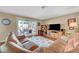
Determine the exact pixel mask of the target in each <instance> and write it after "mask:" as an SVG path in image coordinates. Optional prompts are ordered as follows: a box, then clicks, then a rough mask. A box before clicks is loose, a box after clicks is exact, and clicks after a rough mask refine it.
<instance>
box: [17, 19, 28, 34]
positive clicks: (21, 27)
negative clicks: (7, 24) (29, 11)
mask: <svg viewBox="0 0 79 59" xmlns="http://www.w3.org/2000/svg"><path fill="white" fill-rule="evenodd" d="M28 27H29V24H28V22H27V21H24V20H19V21H18V34H19V35H25V34H28V32H29V29H28Z"/></svg>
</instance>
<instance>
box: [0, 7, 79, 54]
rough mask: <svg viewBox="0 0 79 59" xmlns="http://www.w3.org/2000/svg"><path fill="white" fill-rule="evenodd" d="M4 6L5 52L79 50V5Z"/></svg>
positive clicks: (0, 37)
mask: <svg viewBox="0 0 79 59" xmlns="http://www.w3.org/2000/svg"><path fill="white" fill-rule="evenodd" d="M0 10H1V11H0V24H1V25H0V28H1V29H0V42H1V43H0V46H1V49H0V50H1V52H2V53H18V52H19V53H24V52H28V53H30V52H31V53H32V52H35V53H38V52H39V53H46V52H47V53H66V52H79V50H78V49H79V48H78V44H79V41H78V39H77V38H78V32H79V20H78V19H79V11H78V10H79V7H72V6H63V7H62V6H58V7H55V6H32V7H31V6H27V7H0ZM40 12H41V13H40ZM74 36H75V37H74ZM73 37H74V39H75V40H74V39H73V40H72V39H71V38H73ZM14 42H15V43H16V44H15V43H14ZM22 44H23V45H22ZM72 44H73V46H74V47H73V46H72ZM6 45H7V46H6ZM69 45H70V46H69ZM6 47H7V48H6Z"/></svg>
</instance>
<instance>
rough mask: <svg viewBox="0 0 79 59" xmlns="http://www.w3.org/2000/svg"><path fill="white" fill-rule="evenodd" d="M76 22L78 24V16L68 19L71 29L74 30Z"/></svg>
mask: <svg viewBox="0 0 79 59" xmlns="http://www.w3.org/2000/svg"><path fill="white" fill-rule="evenodd" d="M74 24H76V18H70V19H68V26H69V29H70V30H74V27H75V25H74Z"/></svg>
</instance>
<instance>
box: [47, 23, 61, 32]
mask: <svg viewBox="0 0 79 59" xmlns="http://www.w3.org/2000/svg"><path fill="white" fill-rule="evenodd" d="M49 30H56V31H60V24H50V25H49Z"/></svg>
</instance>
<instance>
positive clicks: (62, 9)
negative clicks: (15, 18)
mask: <svg viewBox="0 0 79 59" xmlns="http://www.w3.org/2000/svg"><path fill="white" fill-rule="evenodd" d="M0 12H6V13H11V14H15V15H20V16H27V17H33V18H37V19H39V20H45V19H48V18H53V17H57V16H62V15H66V14H70V13H75V12H79V7H78V6H0Z"/></svg>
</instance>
